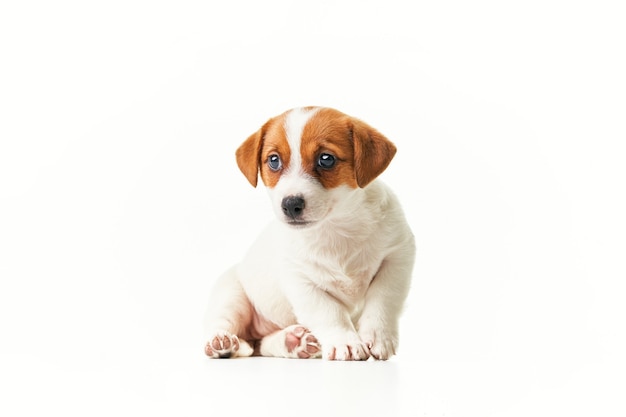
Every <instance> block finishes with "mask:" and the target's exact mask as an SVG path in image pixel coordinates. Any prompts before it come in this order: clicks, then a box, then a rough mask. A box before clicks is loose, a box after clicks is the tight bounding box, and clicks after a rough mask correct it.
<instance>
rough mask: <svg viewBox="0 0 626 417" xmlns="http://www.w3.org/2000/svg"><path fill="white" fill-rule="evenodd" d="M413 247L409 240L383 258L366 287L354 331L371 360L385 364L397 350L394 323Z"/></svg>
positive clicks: (404, 292) (407, 279)
mask: <svg viewBox="0 0 626 417" xmlns="http://www.w3.org/2000/svg"><path fill="white" fill-rule="evenodd" d="M414 254H415V246H414V243H413V240H412V239H410V241H409V242H408V243H406V245H404V246H402V248H400V249H398V251H396V253H393V254H391V255H390V256H389V257H387V258H386V259H385V260H384V261H383V263H382V265H381V267H380V269H379V270H378V273H377V274H376V276H375V277H374V279H373V281H372V283H371V284H370V287H369V289H368V290H367V294H366V296H365V306H364V307H363V312H362V314H361V317H360V318H359V321H358V330H359V335H360V336H361V340H363V341H364V342H365V343H366V344H367V346H368V348H369V351H370V353H371V355H372V356H373V357H374V358H375V359H381V360H387V359H389V358H390V357H391V356H393V355H395V353H396V349H397V347H398V320H399V317H400V313H401V312H402V306H403V304H404V300H405V299H406V297H407V295H408V292H409V283H410V279H411V273H412V270H413V259H414V256H415V255H414Z"/></svg>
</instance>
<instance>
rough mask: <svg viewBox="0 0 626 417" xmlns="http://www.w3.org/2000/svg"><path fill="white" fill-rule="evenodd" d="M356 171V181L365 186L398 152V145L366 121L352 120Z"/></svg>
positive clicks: (360, 185)
mask: <svg viewBox="0 0 626 417" xmlns="http://www.w3.org/2000/svg"><path fill="white" fill-rule="evenodd" d="M352 142H353V145H354V172H355V174H356V182H357V184H358V186H359V187H361V188H363V187H365V186H366V185H367V184H369V183H370V182H372V181H373V180H374V178H376V177H377V176H379V175H380V174H381V173H382V172H383V171H384V170H385V169H386V168H387V166H388V165H389V163H390V162H391V160H392V159H393V157H394V155H395V154H396V146H395V145H394V144H393V143H392V142H391V141H390V140H389V139H387V138H386V137H385V136H383V135H382V134H381V133H380V132H378V131H377V130H376V129H374V128H373V127H370V126H369V125H367V124H366V123H364V122H362V121H360V120H356V119H353V120H352Z"/></svg>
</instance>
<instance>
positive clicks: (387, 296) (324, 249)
mask: <svg viewBox="0 0 626 417" xmlns="http://www.w3.org/2000/svg"><path fill="white" fill-rule="evenodd" d="M309 117H310V114H309V113H304V112H300V113H299V114H297V113H294V115H293V117H289V116H288V117H287V123H286V125H285V128H286V132H287V133H288V134H289V135H291V136H289V143H290V146H291V147H292V152H291V154H292V155H294V153H296V152H293V150H294V148H297V149H298V153H299V143H298V142H299V136H298V137H297V138H296V137H295V135H299V134H300V132H302V127H303V126H304V124H305V123H306V122H307V120H308V119H309ZM292 158H298V157H292ZM294 162H296V164H295V165H294ZM291 168H293V169H291ZM269 194H270V198H271V200H272V205H273V206H274V209H275V211H276V214H277V219H276V220H275V221H274V222H272V223H271V224H270V225H269V226H268V227H267V228H266V230H265V231H264V232H263V233H262V234H261V235H260V236H259V238H258V239H257V241H256V242H255V243H254V244H253V246H252V247H251V249H250V250H249V252H248V253H247V255H246V256H245V257H244V259H243V261H242V262H241V263H240V264H239V265H237V266H235V267H233V268H231V269H230V270H229V271H227V272H226V273H225V274H224V275H223V276H222V277H220V279H219V280H218V282H217V284H216V286H215V289H214V291H213V293H212V295H211V300H210V304H209V309H208V312H207V319H206V332H207V334H206V336H207V340H208V344H209V346H210V345H211V344H213V346H214V348H212V349H211V348H209V349H208V350H207V354H209V356H213V357H218V356H229V355H230V356H248V355H251V354H252V349H251V348H250V346H249V345H248V344H247V343H246V342H245V340H246V339H248V340H260V346H258V345H257V350H258V351H259V352H260V354H262V355H265V356H281V357H303V356H301V355H302V353H300V352H302V350H303V349H304V350H305V351H306V349H309V348H310V349H311V350H310V351H308V353H306V355H309V354H310V355H309V356H311V357H316V356H319V355H320V352H318V351H317V350H316V348H315V346H313V345H312V344H310V343H309V344H308V345H309V346H307V343H306V341H303V342H302V343H301V344H300V345H298V346H299V347H298V348H296V349H295V350H293V351H288V349H287V348H286V347H285V346H286V342H285V341H286V340H287V338H292V339H293V338H294V337H298V336H299V335H294V334H293V330H292V329H294V327H293V326H294V325H296V324H298V325H301V327H306V328H307V329H310V332H311V333H312V334H313V335H315V337H316V338H317V340H319V343H320V344H321V347H322V355H323V357H324V358H327V359H337V360H352V359H356V360H363V359H367V358H368V357H369V356H373V357H374V358H376V359H388V358H389V357H390V356H392V355H394V354H395V353H396V349H397V345H398V319H399V315H400V313H401V310H402V305H403V302H404V300H405V298H406V296H407V293H408V290H409V283H410V278H411V272H412V267H413V260H414V253H415V246H414V240H413V235H412V233H411V231H410V229H409V227H408V225H407V223H406V220H405V218H404V214H403V212H402V210H401V207H400V204H399V202H398V200H397V199H396V197H395V195H394V194H393V193H392V192H391V191H390V189H389V188H388V187H387V186H386V185H384V184H383V183H381V182H380V181H379V180H374V181H373V182H372V183H370V184H369V185H367V186H366V187H365V188H350V187H348V186H340V187H337V188H334V189H325V188H324V187H323V186H321V184H320V183H319V182H317V181H316V180H315V179H313V178H310V177H308V176H307V175H305V174H303V171H302V170H301V169H299V166H298V165H297V159H292V160H291V161H290V169H289V171H288V172H286V173H285V174H283V176H282V177H281V179H280V180H279V181H278V183H277V184H276V186H275V187H274V188H273V189H270V190H269ZM295 194H299V195H302V196H303V197H304V198H305V200H306V209H305V210H304V213H303V217H304V219H305V220H307V221H310V222H312V223H311V224H310V225H309V226H307V227H300V228H295V227H293V226H289V225H288V224H286V223H285V221H284V220H283V217H284V215H283V213H282V210H281V207H280V204H281V201H282V199H283V198H284V197H286V196H289V195H295ZM290 326H291V327H290ZM237 336H238V337H239V339H241V343H237V345H239V346H243V348H233V349H231V350H230V351H227V352H226V353H224V352H225V350H224V349H220V348H222V345H220V343H222V341H224V340H226V339H228V338H230V339H228V340H226V344H227V345H235V343H230V340H231V339H232V338H233V337H237ZM303 339H305V338H303Z"/></svg>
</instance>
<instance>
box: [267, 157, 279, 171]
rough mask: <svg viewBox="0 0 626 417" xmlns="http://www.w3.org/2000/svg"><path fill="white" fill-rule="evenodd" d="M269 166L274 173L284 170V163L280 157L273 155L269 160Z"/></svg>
mask: <svg viewBox="0 0 626 417" xmlns="http://www.w3.org/2000/svg"><path fill="white" fill-rule="evenodd" d="M267 165H268V166H269V167H270V169H271V170H272V171H278V170H279V169H280V168H282V166H283V163H282V161H281V160H280V156H278V155H276V154H272V155H270V157H269V158H267Z"/></svg>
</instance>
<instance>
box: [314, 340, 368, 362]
mask: <svg viewBox="0 0 626 417" xmlns="http://www.w3.org/2000/svg"><path fill="white" fill-rule="evenodd" d="M322 349H323V355H324V359H328V360H331V361H366V360H367V359H368V358H369V357H370V352H369V349H368V348H367V345H366V344H365V343H363V342H361V341H360V340H350V341H348V342H335V343H326V344H324V345H323V346H322Z"/></svg>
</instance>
